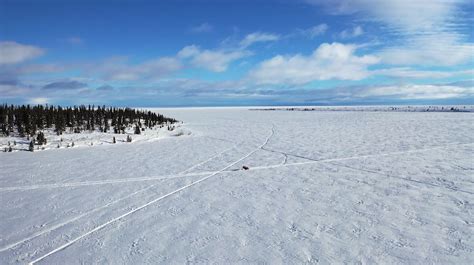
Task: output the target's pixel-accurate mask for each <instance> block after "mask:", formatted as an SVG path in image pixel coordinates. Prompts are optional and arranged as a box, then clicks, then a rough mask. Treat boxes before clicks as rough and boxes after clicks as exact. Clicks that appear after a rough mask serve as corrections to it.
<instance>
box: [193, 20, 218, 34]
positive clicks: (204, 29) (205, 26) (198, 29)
mask: <svg viewBox="0 0 474 265" xmlns="http://www.w3.org/2000/svg"><path fill="white" fill-rule="evenodd" d="M213 30H214V27H213V26H212V25H211V24H209V23H207V22H205V23H202V24H201V25H198V26H195V27H192V28H191V32H194V33H209V32H211V31H213Z"/></svg>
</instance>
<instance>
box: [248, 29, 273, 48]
mask: <svg viewBox="0 0 474 265" xmlns="http://www.w3.org/2000/svg"><path fill="white" fill-rule="evenodd" d="M279 39H280V36H279V35H276V34H271V33H264V32H254V33H251V34H248V35H247V36H245V38H244V39H243V40H242V41H241V42H240V46H242V47H243V48H246V47H248V46H251V45H252V44H255V43H258V42H269V41H277V40H279Z"/></svg>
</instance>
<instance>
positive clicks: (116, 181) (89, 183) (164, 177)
mask: <svg viewBox="0 0 474 265" xmlns="http://www.w3.org/2000/svg"><path fill="white" fill-rule="evenodd" d="M466 145H467V146H468V145H474V143H463V144H459V143H453V144H447V145H443V146H436V147H431V148H420V149H412V150H406V151H396V152H390V153H381V154H371V155H356V156H350V157H340V158H324V159H314V158H311V157H306V156H301V155H294V154H291V153H288V152H283V151H278V150H272V149H268V148H261V149H262V150H265V151H268V152H273V153H278V154H282V155H286V156H292V157H297V158H301V159H306V160H309V161H307V162H295V163H286V161H287V159H284V161H283V162H282V163H280V164H275V165H268V166H257V167H253V168H251V169H253V170H263V169H269V168H277V167H282V166H298V165H305V164H313V163H323V162H332V161H344V160H350V159H360V158H371V157H377V156H392V155H402V154H408V153H419V152H426V151H432V150H439V149H445V148H449V147H453V146H466ZM229 149H232V148H229ZM214 158H215V157H214ZM206 162H209V161H206ZM199 165H201V164H198V165H196V166H194V168H195V167H197V166H199ZM187 171H189V169H188V170H187ZM215 172H216V171H203V172H198V173H185V174H183V173H178V174H172V175H161V176H153V177H142V178H124V179H113V180H99V181H83V182H70V183H58V184H40V185H28V186H16V187H3V188H0V192H2V191H26V190H34V189H49V188H65V187H79V186H92V185H107V184H119V183H128V182H142V181H156V180H167V179H174V178H183V177H192V176H203V175H207V174H212V173H215ZM223 172H235V170H229V171H223Z"/></svg>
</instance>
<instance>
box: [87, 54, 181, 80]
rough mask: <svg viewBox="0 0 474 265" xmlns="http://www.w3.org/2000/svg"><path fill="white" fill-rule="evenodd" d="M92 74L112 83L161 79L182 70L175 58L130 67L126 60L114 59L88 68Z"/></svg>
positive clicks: (154, 60)
mask: <svg viewBox="0 0 474 265" xmlns="http://www.w3.org/2000/svg"><path fill="white" fill-rule="evenodd" d="M87 68H88V70H89V72H90V73H91V74H96V73H98V74H99V75H100V76H101V77H102V78H103V79H105V80H110V81H134V80H143V79H154V78H160V77H163V76H164V75H168V74H171V73H174V72H176V71H178V70H180V69H181V68H182V64H181V62H180V61H179V60H178V59H177V58H174V57H161V58H158V59H153V60H148V61H145V62H143V63H140V64H136V65H130V64H128V63H127V60H126V58H123V57H122V58H120V57H119V58H112V59H109V60H107V61H105V62H102V63H100V64H97V65H89V66H87Z"/></svg>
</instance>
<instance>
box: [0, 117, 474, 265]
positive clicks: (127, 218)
mask: <svg viewBox="0 0 474 265" xmlns="http://www.w3.org/2000/svg"><path fill="white" fill-rule="evenodd" d="M159 111H160V113H163V114H165V115H169V116H171V117H174V118H177V119H179V120H182V121H184V124H183V125H182V127H183V128H184V129H186V130H188V131H190V132H192V133H191V135H185V136H180V137H168V138H163V139H161V140H157V141H142V142H136V143H132V144H127V145H126V144H123V145H112V144H111V145H101V146H97V147H94V148H72V149H57V150H50V151H47V152H35V153H29V152H16V153H0V202H1V206H2V207H1V210H0V220H1V221H0V222H1V226H0V264H11V263H13V264H14V263H38V264H79V263H87V264H89V263H97V264H123V263H128V264H144V263H145V264H147V263H148V264H157V263H174V264H183V263H187V262H189V263H219V264H230V263H269V264H302V263H318V262H319V263H321V264H329V263H349V264H352V263H354V264H359V263H362V264H367V263H368V264H373V263H379V264H400V263H404V264H431V263H435V264H473V263H474V253H473V250H474V221H473V220H474V207H473V204H474V174H473V173H474V162H473V159H474V153H473V151H474V134H473V133H472V132H473V131H474V115H473V114H470V113H396V112H383V113H382V112H271V111H269V112H263V111H249V110H247V109H243V108H234V109H232V108H221V109H219V108H217V109H164V110H159ZM244 165H245V166H248V167H249V168H250V169H249V170H240V169H241V168H242V166H244Z"/></svg>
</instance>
